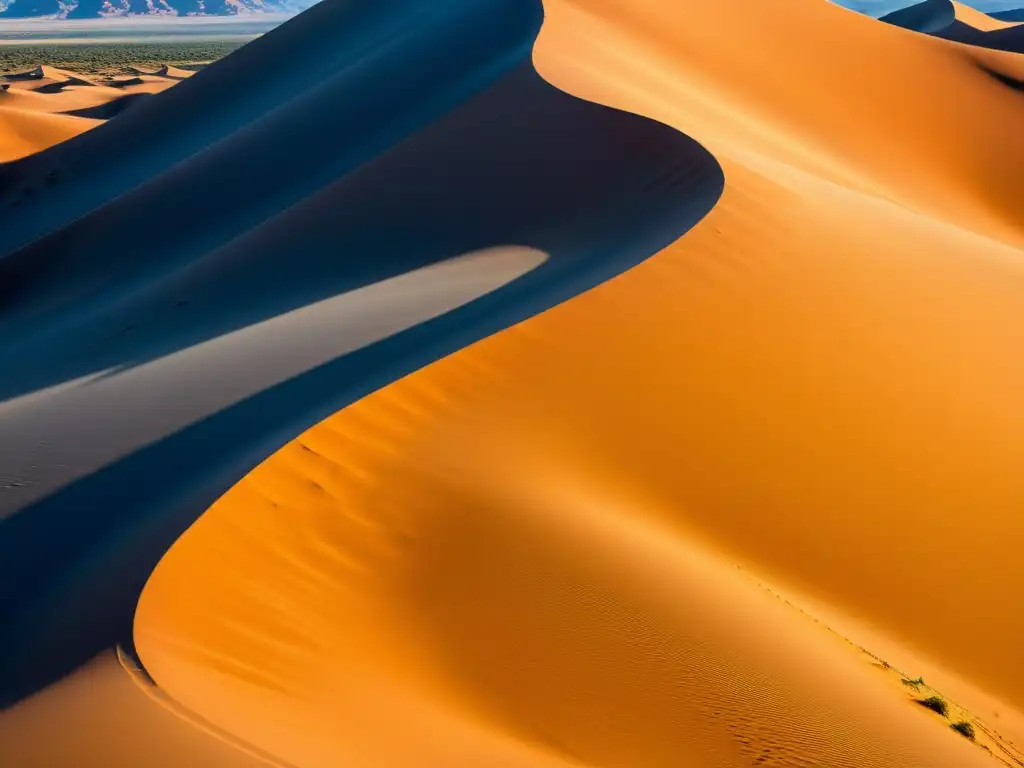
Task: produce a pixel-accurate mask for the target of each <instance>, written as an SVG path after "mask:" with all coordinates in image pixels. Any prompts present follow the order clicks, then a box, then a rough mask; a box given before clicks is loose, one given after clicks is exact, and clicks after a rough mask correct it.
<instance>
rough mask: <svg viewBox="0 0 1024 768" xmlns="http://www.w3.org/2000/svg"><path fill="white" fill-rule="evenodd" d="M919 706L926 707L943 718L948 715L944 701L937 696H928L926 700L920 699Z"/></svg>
mask: <svg viewBox="0 0 1024 768" xmlns="http://www.w3.org/2000/svg"><path fill="white" fill-rule="evenodd" d="M921 706H922V707H928V709H930V710H932V712H938V713H939V714H940V715H942V716H943V717H945V716H946V715H948V714H949V707H947V706H946V701H945V699H942V698H940V697H939V696H929V697H928V698H927V699H922V700H921Z"/></svg>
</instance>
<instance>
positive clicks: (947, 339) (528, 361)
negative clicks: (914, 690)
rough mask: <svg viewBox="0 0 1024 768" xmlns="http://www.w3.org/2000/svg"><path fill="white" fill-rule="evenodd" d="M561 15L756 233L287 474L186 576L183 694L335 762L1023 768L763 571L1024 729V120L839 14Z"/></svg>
mask: <svg viewBox="0 0 1024 768" xmlns="http://www.w3.org/2000/svg"><path fill="white" fill-rule="evenodd" d="M545 6H546V8H545V10H546V12H547V20H546V23H545V28H544V31H543V32H542V35H541V38H540V40H539V42H538V46H537V48H536V50H535V61H536V63H537V66H538V69H539V71H540V72H541V73H542V74H543V75H544V76H545V77H547V78H548V79H549V80H550V81H551V82H553V83H554V84H556V85H558V86H559V87H562V88H564V89H566V90H568V91H570V92H571V93H574V94H576V95H579V96H582V97H584V98H587V99H591V100H594V101H598V102H601V103H607V104H611V105H614V106H617V107H620V108H625V109H628V110H632V111H636V112H639V113H642V114H645V115H648V116H651V117H654V118H656V119H659V120H662V121H664V122H667V123H669V124H671V125H673V126H675V127H677V128H679V129H681V130H683V131H684V132H686V133H688V134H690V135H692V136H694V137H696V138H697V139H698V140H700V141H701V142H702V143H703V144H704V145H705V146H706V147H708V148H709V149H710V150H711V151H712V152H713V153H714V154H715V155H716V157H718V158H719V160H720V161H721V162H722V164H723V166H724V169H725V173H726V190H725V193H724V195H723V197H722V199H721V201H720V202H719V204H718V205H717V206H716V207H715V209H714V210H713V211H712V212H711V214H710V215H709V216H708V217H707V218H706V219H705V220H704V221H703V222H702V223H701V224H699V225H698V226H697V227H696V228H695V229H694V230H693V231H692V232H690V233H688V234H687V235H686V236H685V237H683V238H682V239H681V240H679V241H678V242H677V243H675V244H674V245H672V246H671V247H669V248H667V249H666V250H664V251H663V252H662V253H661V254H659V255H658V256H656V257H655V258H653V259H651V260H650V261H649V262H647V263H645V264H643V265H641V266H639V267H637V268H635V269H633V270H632V271H630V272H629V273H627V274H625V275H623V276H621V277H619V278H617V279H616V280H614V281H612V282H610V283H608V284H606V285H603V286H601V287H599V288H597V289H594V290H592V291H591V292H589V293H587V294H585V295H583V296H580V297H578V298H576V299H574V300H573V301H571V302H569V303H568V304H565V305H563V306H560V307H557V308H555V309H553V310H551V311H549V312H547V313H545V314H543V315H541V316H538V317H536V318H534V319H531V320H529V321H527V322H525V323H522V324H520V325H519V326H516V327H515V328H513V329H510V330H508V331H506V332H504V333H502V334H500V335H498V336H495V337H492V338H490V339H488V340H486V341H484V342H480V343H478V344H477V345H475V346H473V347H471V348H469V349H466V350H464V351H462V352H459V353H456V354H454V355H452V356H450V357H448V358H446V359H444V360H442V361H440V362H438V363H435V364H434V365H432V366H430V367H429V368H427V369H424V370H423V371H420V372H418V373H416V374H414V375H412V376H410V377H408V378H406V379H404V380H402V381H400V382H398V383H396V384H393V385H391V386H389V387H387V388H385V389H384V390H381V391H380V392H377V393H376V394H374V395H371V396H369V397H368V398H366V399H364V400H363V401H361V402H359V403H358V404H356V405H354V406H351V407H349V408H347V409H346V410H344V411H342V412H340V413H338V414H337V415H336V416H334V417H332V418H330V419H328V420H327V421H326V422H324V423H322V424H320V425H318V426H317V427H314V428H313V429H311V430H309V431H308V432H307V433H306V434H305V435H303V436H302V437H301V438H299V439H298V440H297V441H295V442H293V443H291V444H290V445H289V446H287V447H286V448H284V449H282V450H281V451H280V452H278V453H277V454H275V455H274V456H272V457H271V458H270V459H268V460H267V461H266V462H265V463H264V464H263V465H262V466H260V467H259V468H258V469H257V470H256V471H254V472H253V473H252V474H251V475H249V476H248V477H247V478H246V479H245V480H244V481H243V482H241V483H240V484H239V485H238V486H236V487H235V488H234V489H233V490H232V491H230V492H229V493H228V494H227V495H225V496H224V497H223V498H222V499H221V500H220V501H218V502H217V504H215V505H214V506H213V507H212V508H211V509H210V510H209V511H208V512H207V513H206V514H205V515H204V516H203V517H202V518H201V519H200V520H199V521H198V522H197V523H196V524H195V525H194V526H193V527H192V528H191V529H190V530H189V531H188V532H187V533H186V534H185V535H184V536H183V537H182V538H181V539H180V540H179V541H178V542H177V544H176V545H175V546H174V547H172V549H171V550H170V551H169V552H168V554H167V555H166V556H165V557H164V559H163V560H162V562H161V564H160V565H159V566H158V567H157V569H156V571H155V572H154V573H153V575H152V576H151V578H150V580H149V582H148V584H147V587H146V589H145V591H144V593H143V595H142V599H141V600H140V602H139V606H138V611H137V614H136V619H135V640H136V644H137V647H138V650H139V653H140V657H141V659H142V661H143V663H144V664H145V665H146V668H147V670H148V671H149V672H150V673H151V674H152V675H153V677H154V679H155V680H156V682H157V684H158V685H159V686H160V687H161V688H162V689H163V690H164V691H166V692H167V694H168V695H169V696H171V697H172V698H173V699H175V700H177V701H178V702H180V703H182V704H183V705H184V706H186V707H187V708H189V709H190V710H192V711H194V712H196V713H197V714H198V715H200V716H202V717H204V718H207V719H209V720H211V721H213V722H215V723H216V724H217V725H218V726H219V727H222V728H224V729H225V730H227V731H229V732H231V733H232V734H234V735H236V736H237V737H238V738H240V739H242V740H243V741H246V742H248V743H251V744H255V745H258V746H259V747H260V748H261V749H264V750H266V751H268V752H270V753H272V754H274V755H276V756H277V757H279V758H281V759H283V760H286V761H288V762H290V763H293V764H295V765H297V766H328V765H338V764H353V765H372V766H392V765H393V766H406V765H412V764H427V765H508V766H548V765H592V766H619V765H621V766H716V767H717V766H749V765H751V764H754V765H814V766H817V765H827V766H858V767H859V768H874V767H875V766H878V767H879V768H881V766H943V765H949V766H971V765H979V766H980V765H992V764H993V763H992V762H991V761H990V757H989V756H987V755H985V754H984V753H983V751H982V750H981V749H978V748H977V747H976V746H973V745H971V744H969V743H968V742H967V741H965V740H963V739H962V738H960V737H959V736H958V735H957V734H955V733H953V732H952V731H951V730H950V728H949V721H946V720H943V719H941V718H939V717H937V716H933V715H932V714H931V713H928V712H927V711H925V710H923V709H922V708H921V707H919V706H917V705H915V704H914V703H913V702H912V701H911V696H910V695H909V694H908V691H907V689H906V688H904V687H902V686H900V685H899V684H898V683H896V684H895V685H890V684H889V682H888V681H887V679H886V678H885V676H884V675H882V674H881V672H879V671H878V670H875V669H873V668H872V666H871V665H870V664H866V663H864V661H863V660H862V658H861V657H860V656H859V655H858V654H857V653H855V652H854V651H853V650H852V649H851V648H849V647H848V646H846V645H844V644H843V643H841V642H840V641H839V640H837V638H836V636H835V635H833V634H831V633H829V632H827V631H825V630H824V629H823V628H822V627H820V626H819V625H816V624H815V623H814V622H813V621H811V620H810V619H809V618H808V617H807V616H805V615H803V614H801V613H799V612H798V611H796V610H795V609H794V608H792V607H791V606H789V605H786V604H785V603H784V602H782V601H780V600H778V599H776V598H775V597H773V596H771V595H770V594H769V593H767V592H766V591H764V590H763V589H761V588H760V587H758V586H757V585H756V583H754V582H753V581H752V580H751V579H749V578H748V577H746V576H745V575H743V573H742V572H741V571H738V570H737V569H736V568H735V565H734V563H735V562H737V561H739V562H742V563H748V564H751V567H752V568H753V569H754V570H755V571H757V572H759V573H766V574H770V578H771V579H772V580H773V581H774V582H776V583H781V584H783V585H785V586H784V587H783V589H784V590H788V591H789V592H790V593H792V594H801V593H804V594H808V595H811V596H812V599H811V601H810V602H809V603H807V604H814V605H821V604H825V605H831V606H833V607H834V608H835V609H836V610H838V611H839V612H841V613H844V614H852V615H854V616H856V617H858V621H860V622H863V623H866V624H868V625H872V626H873V629H872V630H871V631H865V630H859V629H857V624H858V622H857V621H854V622H849V623H844V624H842V626H843V627H844V629H845V630H846V631H847V632H848V633H849V634H850V635H851V636H857V637H859V638H869V637H870V638H872V639H873V640H874V641H875V642H877V643H878V646H879V647H880V649H881V647H884V648H886V649H900V648H902V649H909V650H896V651H894V653H898V654H900V658H901V664H904V663H906V662H905V661H902V660H904V659H905V660H909V661H910V662H911V663H916V664H919V665H920V666H919V668H922V667H925V666H927V669H929V670H932V669H936V668H938V669H944V670H945V671H944V673H943V674H944V677H943V680H950V681H952V680H958V681H960V682H959V683H957V684H956V686H955V691H956V694H957V696H959V697H961V701H960V703H961V704H962V705H964V706H965V707H967V708H968V709H971V708H973V711H974V715H975V716H978V717H984V718H988V722H989V723H990V724H991V723H992V722H995V723H997V725H996V726H995V728H996V729H997V730H998V729H999V728H1002V729H1004V730H1005V731H1006V733H1007V734H1013V735H1017V734H1022V733H1024V726H1022V723H1024V720H1022V718H1021V715H1020V711H1019V710H1020V709H1021V708H1022V707H1024V669H1022V668H1021V667H1020V665H1019V663H1018V661H1019V646H1020V638H1021V637H1024V615H1022V614H1021V613H1020V612H1019V611H1016V610H1014V609H1013V606H1015V605H1016V604H1017V602H1019V595H1021V594H1024V570H1022V569H1021V568H1020V567H1019V553H1020V552H1021V551H1022V548H1024V523H1022V522H1021V520H1022V518H1021V516H1020V514H1019V510H1020V509H1021V508H1022V506H1024V478H1022V476H1021V473H1020V472H1019V471H1018V469H1019V467H1020V466H1021V463H1022V461H1024V437H1022V436H1024V399H1022V398H1024V395H1022V394H1021V393H1024V366H1022V365H1019V364H1018V363H1017V360H1018V358H1019V350H1020V349H1021V346H1022V342H1024V335H1022V332H1021V331H1020V330H1019V329H1021V328H1024V253H1022V251H1021V248H1020V247H1019V246H1020V244H1021V243H1022V242H1024V206H1022V205H1021V201H1022V199H1024V135H1022V134H1021V132H1020V131H1019V126H1020V125H1021V121H1022V120H1024V103H1022V102H1021V100H1020V98H1019V94H1018V93H1016V92H1014V90H1013V89H1012V88H1011V87H1009V86H1008V85H1007V84H1006V83H1004V82H1002V81H1000V80H998V79H996V78H994V77H992V76H991V75H990V74H989V73H988V71H986V70H987V66H982V65H983V64H985V62H986V61H988V60H989V59H986V58H985V57H987V56H988V55H989V54H988V53H987V52H979V53H978V54H977V55H975V53H974V52H973V51H972V50H971V49H968V48H964V47H961V46H952V45H949V44H948V43H946V42H944V41H940V40H936V39H933V38H928V37H925V36H920V35H910V34H908V33H906V32H905V31H902V30H899V29H896V28H893V27H887V26H885V25H881V24H877V23H876V22H874V21H872V20H869V19H864V18H861V17H857V16H855V15H853V14H849V13H846V12H844V11H842V10H841V9H838V8H836V7H834V6H832V5H830V4H828V3H825V2H821V1H819V0H775V1H774V2H772V3H764V2H761V0H718V2H715V3H706V2H698V1H697V0H686V1H685V2H679V1H678V0H575V1H574V2H569V1H568V0H564V1H563V0H548V2H546V3H545ZM1010 66H1012V65H1010ZM831 610H832V609H826V610H822V611H820V612H819V614H818V615H819V616H821V617H822V618H827V619H828V620H829V621H830V622H831V618H830V611H831ZM837 621H838V620H837ZM857 633H860V634H859V635H858V634H857ZM860 642H865V643H866V642H867V640H866V639H861V640H860ZM908 672H910V673H912V670H909V669H908ZM929 674H930V672H929ZM982 707H984V708H985V709H984V711H982ZM995 707H998V711H997V710H996V709H995ZM993 718H998V719H993ZM980 728H981V725H980V721H979V729H980ZM1012 737H1013V736H1011V738H1012ZM1018 738H1019V736H1018ZM991 743H992V744H995V743H996V742H995V741H992V742H991ZM1009 759H1010V758H1006V760H1009ZM1004 762H1005V760H1004ZM1007 764H1011V763H1007Z"/></svg>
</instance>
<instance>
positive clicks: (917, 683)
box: [900, 677, 924, 691]
mask: <svg viewBox="0 0 1024 768" xmlns="http://www.w3.org/2000/svg"><path fill="white" fill-rule="evenodd" d="M900 682H901V683H903V684H904V685H905V686H907V688H913V689H914V690H915V691H916V690H918V689H920V687H921V686H922V685H924V678H923V677H919V678H917V680H911V679H910V678H907V677H904V678H903V679H902V680H900Z"/></svg>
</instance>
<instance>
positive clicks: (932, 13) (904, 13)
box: [879, 0, 956, 35]
mask: <svg viewBox="0 0 1024 768" xmlns="http://www.w3.org/2000/svg"><path fill="white" fill-rule="evenodd" d="M879 21H884V22H885V23H886V24H892V25H893V26H896V27H903V28H904V29H909V30H912V31H914V32H921V33H923V34H926V35H932V34H935V33H937V32H940V31H942V30H943V29H946V28H947V27H949V26H950V25H951V24H952V23H953V22H954V21H956V8H955V7H954V6H953V3H951V2H950V0H923V2H920V3H915V4H914V5H910V6H907V7H906V8H900V9H899V10H896V11H892V12H891V13H887V14H885V15H884V16H880V17H879Z"/></svg>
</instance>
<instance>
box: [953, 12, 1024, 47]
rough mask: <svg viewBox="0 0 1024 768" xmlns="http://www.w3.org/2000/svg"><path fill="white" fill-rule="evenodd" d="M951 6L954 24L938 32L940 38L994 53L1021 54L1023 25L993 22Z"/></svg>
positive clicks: (977, 13) (979, 13)
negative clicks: (954, 18) (991, 50)
mask: <svg viewBox="0 0 1024 768" xmlns="http://www.w3.org/2000/svg"><path fill="white" fill-rule="evenodd" d="M954 5H955V7H956V20H955V21H954V22H953V23H952V24H950V25H949V26H948V27H946V28H945V29H942V30H941V31H939V32H938V36H939V37H941V38H943V39H944V40H952V41H953V42H957V43H966V44H968V45H978V46H981V47H983V48H991V49H993V50H996V51H1010V52H1012V53H1024V24H1022V23H1019V22H1018V23H1013V22H1007V21H1000V20H999V19H994V18H992V17H991V16H986V15H985V14H984V13H981V12H979V11H976V10H974V9H973V8H970V7H968V6H966V5H963V4H962V3H954Z"/></svg>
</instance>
